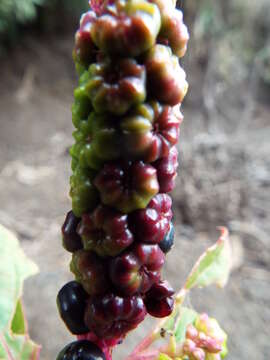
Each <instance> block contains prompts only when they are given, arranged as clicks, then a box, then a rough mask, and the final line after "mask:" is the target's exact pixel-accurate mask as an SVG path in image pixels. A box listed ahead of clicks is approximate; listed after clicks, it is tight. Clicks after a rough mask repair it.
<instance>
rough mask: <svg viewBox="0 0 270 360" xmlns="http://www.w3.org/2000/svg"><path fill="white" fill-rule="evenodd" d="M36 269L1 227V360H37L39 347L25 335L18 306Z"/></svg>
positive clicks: (20, 309) (25, 327)
mask: <svg viewBox="0 0 270 360" xmlns="http://www.w3.org/2000/svg"><path fill="white" fill-rule="evenodd" d="M37 271H38V268H37V266H36V265H35V264H34V263H33V262H32V261H31V260H30V259H28V258H27V257H26V255H25V254H24V252H23V250H22V249H21V247H20V244H19V241H18V239H17V238H16V237H15V236H14V235H13V234H12V233H11V232H10V231H8V230H7V229H5V228H4V227H3V226H1V225H0V291H1V296H0V359H1V360H3V359H10V360H16V359H20V360H30V359H31V360H38V359H39V352H40V347H39V346H38V345H36V344H34V343H33V342H32V341H31V340H30V338H29V336H28V334H27V324H26V320H25V316H24V312H23V307H22V303H21V297H22V288H23V282H24V280H25V279H26V278H27V277H29V276H31V275H34V274H36V273H37Z"/></svg>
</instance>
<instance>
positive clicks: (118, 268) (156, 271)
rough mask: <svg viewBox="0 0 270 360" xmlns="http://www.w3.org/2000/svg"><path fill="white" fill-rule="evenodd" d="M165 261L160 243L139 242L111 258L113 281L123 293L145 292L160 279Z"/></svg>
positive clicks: (111, 276)
mask: <svg viewBox="0 0 270 360" xmlns="http://www.w3.org/2000/svg"><path fill="white" fill-rule="evenodd" d="M164 261H165V256H164V253H163V252H162V251H161V250H160V248H159V246H158V245H146V244H137V245H136V246H135V247H134V248H133V249H131V250H129V251H126V252H125V253H124V254H122V255H120V256H118V257H116V258H114V259H112V260H111V263H110V278H111V281H112V283H113V284H114V286H115V287H116V288H117V289H118V290H119V291H121V293H123V294H127V295H131V294H135V293H137V292H139V293H145V292H146V291H148V290H149V289H150V288H151V286H152V285H153V284H154V283H156V282H158V281H159V278H160V271H161V268H162V266H163V264H164Z"/></svg>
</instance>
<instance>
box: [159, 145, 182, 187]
mask: <svg viewBox="0 0 270 360" xmlns="http://www.w3.org/2000/svg"><path fill="white" fill-rule="evenodd" d="M153 166H154V167H155V168H156V169H157V175H158V182H159V188H160V192H164V193H169V192H171V191H172V190H173V189H174V186H175V179H176V176H177V169H178V151H177V149H176V147H172V148H171V150H170V153H169V156H168V157H166V158H163V159H160V160H158V161H156V162H155V163H153Z"/></svg>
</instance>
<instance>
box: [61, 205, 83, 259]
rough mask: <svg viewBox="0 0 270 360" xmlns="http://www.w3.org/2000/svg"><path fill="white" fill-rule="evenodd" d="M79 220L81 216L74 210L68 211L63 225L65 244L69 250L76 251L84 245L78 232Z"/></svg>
mask: <svg viewBox="0 0 270 360" xmlns="http://www.w3.org/2000/svg"><path fill="white" fill-rule="evenodd" d="M79 222H80V218H78V217H76V216H75V215H74V214H73V212H72V211H69V212H68V213H67V216H66V219H65V222H64V224H63V226H62V238H63V246H64V248H65V249H66V250H67V251H70V252H75V251H77V250H80V249H81V248H82V247H83V245H82V241H81V237H80V235H79V234H78V233H77V226H78V224H79Z"/></svg>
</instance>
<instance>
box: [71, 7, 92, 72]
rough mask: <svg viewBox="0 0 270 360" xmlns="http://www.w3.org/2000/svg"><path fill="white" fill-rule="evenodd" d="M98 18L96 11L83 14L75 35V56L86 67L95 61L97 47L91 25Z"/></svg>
mask: <svg viewBox="0 0 270 360" xmlns="http://www.w3.org/2000/svg"><path fill="white" fill-rule="evenodd" d="M95 19H96V14H95V13H94V11H88V12H87V13H85V14H83V16H82V17H81V21H80V28H79V30H78V31H77V32H76V35H75V48H74V51H73V57H74V60H75V61H78V62H79V63H80V64H81V65H83V66H84V67H87V66H89V65H90V64H91V63H92V62H93V61H95V57H96V53H97V48H96V46H95V44H94V42H93V40H92V36H91V33H90V30H91V26H92V24H93V22H94V20H95Z"/></svg>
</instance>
